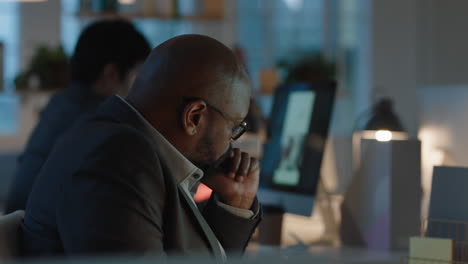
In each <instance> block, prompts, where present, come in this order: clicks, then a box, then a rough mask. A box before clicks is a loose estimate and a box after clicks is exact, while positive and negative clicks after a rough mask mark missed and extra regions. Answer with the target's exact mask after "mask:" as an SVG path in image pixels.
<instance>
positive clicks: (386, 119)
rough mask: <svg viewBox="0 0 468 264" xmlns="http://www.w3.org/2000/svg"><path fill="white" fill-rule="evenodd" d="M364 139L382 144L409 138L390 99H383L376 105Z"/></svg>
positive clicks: (363, 133)
mask: <svg viewBox="0 0 468 264" xmlns="http://www.w3.org/2000/svg"><path fill="white" fill-rule="evenodd" d="M362 137H363V138H365V139H375V140H377V141H380V142H388V141H391V140H394V139H396V140H404V139H407V137H408V136H407V134H406V133H405V131H404V129H403V126H402V125H401V122H400V119H399V118H398V116H397V115H396V114H395V112H394V110H393V102H392V100H391V99H390V98H382V99H381V100H379V101H378V102H377V103H376V104H374V106H373V107H372V112H371V116H370V118H369V120H368V121H367V124H366V125H365V126H364V130H363V131H362Z"/></svg>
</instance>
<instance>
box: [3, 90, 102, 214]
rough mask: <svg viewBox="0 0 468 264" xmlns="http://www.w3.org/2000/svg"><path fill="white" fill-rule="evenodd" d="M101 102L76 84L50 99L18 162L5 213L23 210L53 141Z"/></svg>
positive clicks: (100, 99)
mask: <svg viewBox="0 0 468 264" xmlns="http://www.w3.org/2000/svg"><path fill="white" fill-rule="evenodd" d="M102 101H103V98H102V97H98V96H97V95H95V94H94V93H93V92H92V91H91V89H89V87H85V86H82V85H78V84H72V85H70V87H68V88H67V89H66V90H65V91H63V92H61V93H59V94H57V95H54V96H53V97H52V98H51V99H50V101H49V103H48V104H47V106H46V107H45V108H44V110H43V111H42V112H41V114H40V120H39V123H38V124H37V126H36V127H35V129H34V130H33V132H32V134H31V136H30V138H29V140H28V143H27V145H26V148H25V150H24V152H23V154H22V155H21V156H20V158H19V160H18V166H17V169H16V171H15V175H14V178H13V183H12V185H11V186H10V189H9V192H8V196H7V201H6V208H5V212H6V213H11V212H13V211H16V210H24V209H25V208H26V202H27V200H28V196H29V193H30V192H31V189H32V186H33V184H34V181H35V179H36V177H37V175H38V174H39V171H40V170H41V168H42V166H43V165H44V163H45V161H46V159H47V157H48V156H49V154H50V151H51V150H52V147H53V146H54V144H55V142H56V140H57V139H58V138H59V137H60V136H61V135H62V134H63V133H64V132H65V131H66V130H67V129H69V128H70V127H71V126H72V125H73V123H74V122H75V121H76V120H77V119H78V118H79V117H81V116H82V115H83V114H85V113H88V112H93V111H95V110H96V108H97V106H98V105H99V104H100V103H101V102H102Z"/></svg>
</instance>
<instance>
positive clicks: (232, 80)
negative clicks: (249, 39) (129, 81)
mask: <svg viewBox="0 0 468 264" xmlns="http://www.w3.org/2000/svg"><path fill="white" fill-rule="evenodd" d="M241 84H244V85H241ZM245 84H248V78H247V75H246V73H245V70H244V69H243V66H242V64H241V63H240V62H239V61H238V60H237V59H236V56H235V55H234V53H233V52H232V51H231V50H230V49H229V48H228V47H226V46H225V45H223V44H222V43H221V42H219V41H217V40H215V39H213V38H210V37H207V36H202V35H181V36H178V37H175V38H172V39H170V40H168V41H166V42H164V43H162V44H161V45H159V46H158V47H156V48H155V49H154V50H153V51H152V52H151V55H150V56H149V57H148V59H147V60H146V62H145V63H144V65H143V66H142V68H141V70H140V73H139V75H138V77H137V79H136V81H135V83H134V86H133V88H132V90H131V93H130V94H129V98H131V99H132V100H133V101H136V102H139V104H144V105H146V106H149V105H159V106H163V105H164V104H168V103H174V101H178V100H180V98H181V97H182V96H185V97H200V98H204V99H206V100H209V101H212V102H216V101H219V102H220V103H221V102H223V103H235V102H234V101H235V100H230V101H232V102H227V101H225V100H223V98H229V99H236V98H235V97H238V96H245V95H246V94H247V95H248V96H250V89H247V88H249V85H245ZM220 100H221V101H220Z"/></svg>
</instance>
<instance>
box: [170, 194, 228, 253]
mask: <svg viewBox="0 0 468 264" xmlns="http://www.w3.org/2000/svg"><path fill="white" fill-rule="evenodd" d="M177 187H178V188H179V193H180V194H181V195H182V197H183V200H185V202H186V203H187V204H188V206H189V208H190V211H192V213H193V215H194V216H195V218H196V219H197V222H198V224H199V225H200V227H201V228H202V230H203V233H204V234H205V236H206V238H207V239H208V242H209V244H210V246H211V249H212V250H213V254H214V256H215V258H216V260H217V261H219V262H224V258H223V256H224V254H223V252H222V250H221V245H220V244H219V241H218V239H217V238H216V235H215V234H214V233H213V230H211V227H210V226H209V225H208V223H207V222H206V220H205V218H204V217H203V215H202V214H201V212H200V210H198V208H197V206H196V205H195V204H194V203H193V201H192V200H191V199H190V197H188V195H187V193H186V192H184V190H183V188H182V186H180V185H178V186H177Z"/></svg>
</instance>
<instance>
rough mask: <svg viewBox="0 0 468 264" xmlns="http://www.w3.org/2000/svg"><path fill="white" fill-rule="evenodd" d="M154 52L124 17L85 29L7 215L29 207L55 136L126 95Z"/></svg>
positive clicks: (26, 156)
mask: <svg viewBox="0 0 468 264" xmlns="http://www.w3.org/2000/svg"><path fill="white" fill-rule="evenodd" d="M150 51H151V47H150V45H149V43H148V42H147V41H146V39H145V38H144V36H143V35H142V34H141V33H140V32H138V31H137V30H136V29H135V27H134V26H133V25H132V24H131V23H130V22H127V21H125V20H120V19H113V20H102V21H98V22H95V23H92V24H91V25H89V26H88V27H86V28H85V29H84V31H83V32H82V33H81V35H80V37H79V40H78V43H77V45H76V47H75V51H74V54H73V56H72V58H71V80H70V85H69V87H68V88H67V89H66V90H65V91H63V92H61V93H59V94H56V95H54V96H53V97H52V98H51V99H50V101H49V103H48V105H47V106H46V107H45V109H44V110H43V111H42V112H41V115H40V120H39V123H38V124H37V126H36V127H35V129H34V130H33V132H32V134H31V136H30V138H29V140H28V143H27V145H26V148H25V150H24V152H23V153H22V155H21V156H20V158H19V163H18V167H17V169H16V172H15V175H14V179H13V183H12V185H11V187H10V190H9V194H8V197H7V202H6V208H5V212H6V213H10V212H13V211H15V210H20V209H23V210H24V209H25V207H26V202H27V200H28V197H29V193H30V192H31V189H32V186H33V184H34V182H35V179H36V177H37V175H38V174H39V172H40V170H41V168H42V166H43V165H44V163H45V161H46V160H47V157H48V156H49V154H50V152H51V150H52V148H53V146H54V144H55V142H56V140H57V139H58V138H59V137H60V136H61V135H62V134H63V133H64V132H65V131H66V130H67V129H68V128H70V127H71V126H72V124H73V123H74V122H75V121H76V120H77V119H79V118H80V117H81V116H83V115H84V114H87V113H92V112H94V111H95V109H96V108H97V106H98V105H99V104H100V103H101V102H102V101H104V99H106V98H107V97H109V96H110V95H112V94H115V93H118V94H121V95H126V94H127V92H128V89H129V88H130V86H131V83H132V82H133V79H134V78H135V75H136V72H137V70H138V68H139V67H140V65H141V63H142V62H143V61H144V60H145V59H146V57H147V56H148V54H149V52H150Z"/></svg>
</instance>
